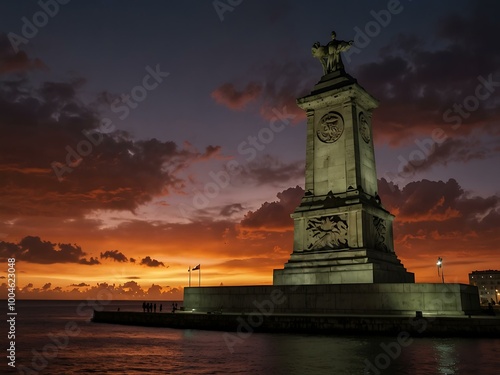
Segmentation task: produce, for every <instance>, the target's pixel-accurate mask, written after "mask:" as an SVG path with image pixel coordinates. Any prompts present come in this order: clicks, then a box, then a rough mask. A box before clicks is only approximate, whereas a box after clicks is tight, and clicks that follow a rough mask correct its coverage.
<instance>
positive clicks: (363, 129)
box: [359, 113, 371, 143]
mask: <svg viewBox="0 0 500 375" xmlns="http://www.w3.org/2000/svg"><path fill="white" fill-rule="evenodd" d="M359 133H360V134H361V138H363V140H364V141H365V142H366V143H369V142H370V139H371V137H370V126H369V125H368V121H366V117H365V115H364V114H362V113H361V114H360V115H359Z"/></svg>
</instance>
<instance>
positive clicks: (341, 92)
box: [297, 76, 379, 111]
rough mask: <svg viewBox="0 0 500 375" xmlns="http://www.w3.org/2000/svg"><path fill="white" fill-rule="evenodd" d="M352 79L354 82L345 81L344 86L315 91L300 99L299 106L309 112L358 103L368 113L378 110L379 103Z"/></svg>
mask: <svg viewBox="0 0 500 375" xmlns="http://www.w3.org/2000/svg"><path fill="white" fill-rule="evenodd" d="M349 77H350V76H349ZM351 78H352V77H351ZM352 79H353V81H345V83H344V82H342V84H334V85H331V86H327V87H325V88H320V89H319V90H313V91H312V92H311V94H309V95H306V96H303V97H301V98H298V99H297V105H298V106H299V107H300V108H302V109H303V110H306V111H307V110H311V109H317V108H321V107H325V106H329V105H334V104H339V103H347V102H351V101H356V102H357V103H359V104H360V105H361V106H362V107H363V108H364V109H366V110H368V111H369V110H372V109H374V108H377V107H378V104H379V101H378V100H377V99H376V98H375V97H373V96H372V95H370V94H369V93H368V92H367V91H366V90H365V89H364V88H363V87H362V86H361V85H359V84H358V83H357V81H356V80H355V79H354V78H352ZM320 83H321V81H320ZM318 85H319V83H318ZM318 85H316V86H315V88H316V87H317V86H318Z"/></svg>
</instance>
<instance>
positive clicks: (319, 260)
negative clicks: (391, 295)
mask: <svg viewBox="0 0 500 375" xmlns="http://www.w3.org/2000/svg"><path fill="white" fill-rule="evenodd" d="M414 282H415V276H414V274H413V273H411V272H408V271H406V268H404V267H403V265H402V264H401V262H400V260H399V259H398V258H397V256H396V254H394V253H392V252H386V253H384V252H381V251H374V250H368V249H356V250H353V249H348V250H347V249H346V250H341V251H332V250H325V251H316V252H311V251H307V252H294V253H292V255H291V257H290V260H289V261H288V262H287V263H285V268H284V269H282V270H279V269H278V270H274V274H273V284H274V285H304V284H358V283H414Z"/></svg>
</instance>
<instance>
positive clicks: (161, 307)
mask: <svg viewBox="0 0 500 375" xmlns="http://www.w3.org/2000/svg"><path fill="white" fill-rule="evenodd" d="M162 309H163V306H162V305H161V303H160V312H161V310H162Z"/></svg>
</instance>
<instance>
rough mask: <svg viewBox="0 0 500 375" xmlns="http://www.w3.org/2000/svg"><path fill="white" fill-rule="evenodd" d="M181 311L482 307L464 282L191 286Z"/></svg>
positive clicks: (448, 310)
mask: <svg viewBox="0 0 500 375" xmlns="http://www.w3.org/2000/svg"><path fill="white" fill-rule="evenodd" d="M183 305H184V309H185V310H186V311H193V310H194V311H196V312H214V313H216V312H223V313H232V312H234V313H252V312H256V313H261V314H266V315H269V314H273V313H274V314H276V313H277V314H362V315H363V314H364V315H413V316H415V313H416V311H421V312H422V313H424V314H427V315H464V314H475V313H479V312H480V311H481V307H480V305H479V294H478V289H477V287H475V286H473V285H465V284H412V283H395V284H338V285H335V284H334V285H332V284H328V285H279V286H278V285H263V286H219V287H190V288H185V289H184V302H183Z"/></svg>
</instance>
